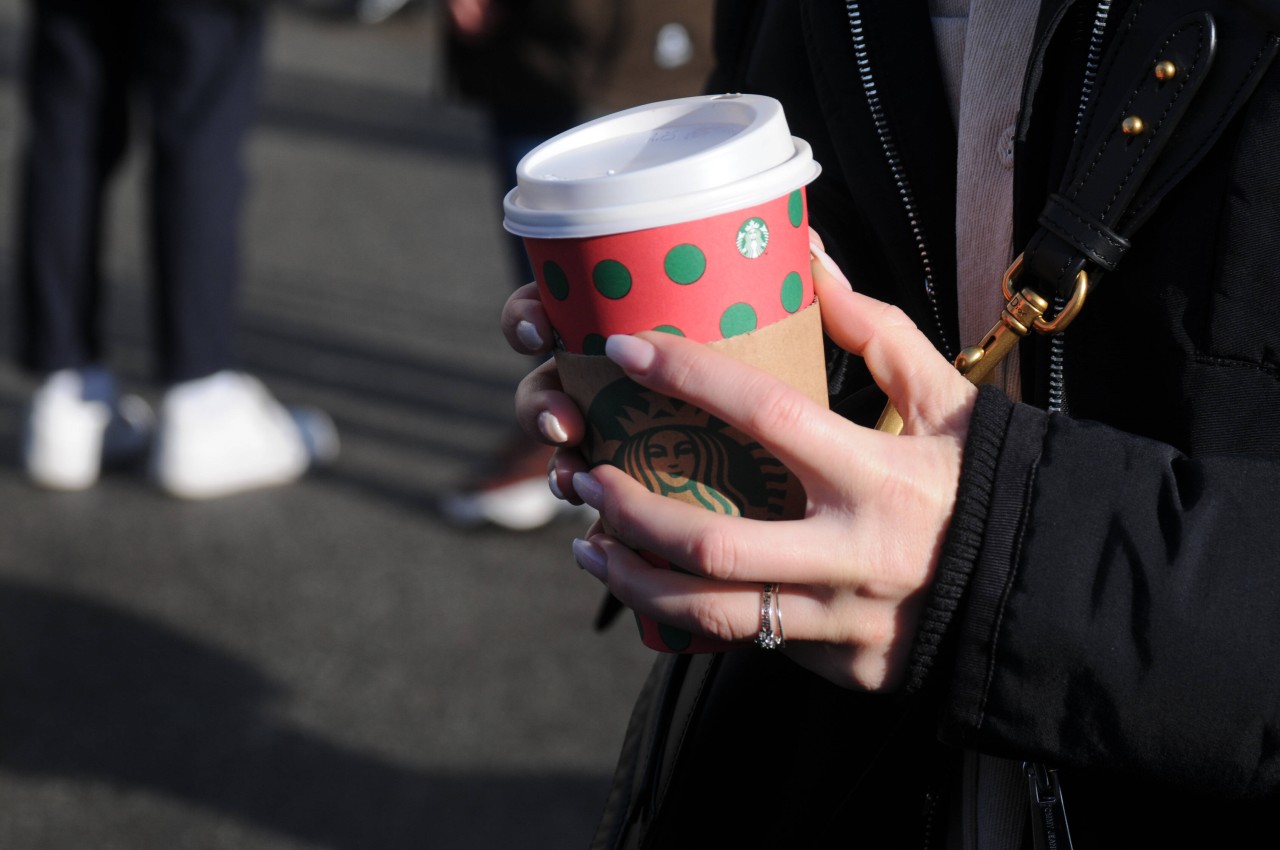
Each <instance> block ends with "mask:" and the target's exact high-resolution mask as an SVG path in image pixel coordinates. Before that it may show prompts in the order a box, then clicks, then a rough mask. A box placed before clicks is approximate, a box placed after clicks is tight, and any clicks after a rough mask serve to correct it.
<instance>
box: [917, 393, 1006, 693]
mask: <svg viewBox="0 0 1280 850" xmlns="http://www.w3.org/2000/svg"><path fill="white" fill-rule="evenodd" d="M1012 406H1013V403H1012V402H1011V401H1009V399H1008V398H1007V397H1006V396H1005V395H1004V394H1003V393H1002V392H1000V391H999V390H997V389H996V388H994V387H992V386H988V385H984V386H982V387H980V388H979V390H978V399H977V402H976V404H975V405H974V408H973V415H972V416H971V418H970V420H969V435H968V438H967V439H966V441H965V447H964V457H963V460H962V462H961V467H960V483H959V487H958V489H957V491H956V505H955V510H954V511H953V512H952V515H951V525H950V526H949V527H948V529H947V534H946V537H945V539H944V540H943V544H942V553H941V555H940V556H939V558H938V568H937V573H936V575H935V577H934V582H933V586H932V587H931V588H930V590H929V596H928V598H927V600H926V601H925V607H924V611H923V612H922V613H921V616H920V625H919V628H918V630H917V632H916V639H915V645H914V647H913V648H912V652H911V659H910V666H909V667H908V671H907V683H906V691H907V693H918V692H919V691H920V690H921V689H923V687H924V684H925V680H926V678H927V677H928V675H929V673H930V671H932V670H933V668H934V667H935V666H938V665H939V664H940V663H942V659H943V657H944V655H945V654H946V650H947V648H948V647H949V646H950V645H951V644H953V643H954V641H951V640H948V639H947V638H948V630H949V628H950V626H951V623H952V621H953V620H954V619H955V616H956V611H957V610H958V609H959V608H960V604H961V600H962V598H963V597H964V594H965V590H966V588H967V587H968V585H969V577H970V576H971V575H972V573H973V569H974V565H975V564H976V562H977V559H978V552H979V550H980V549H981V546H982V536H983V532H984V531H985V529H986V522H987V514H988V508H989V507H990V503H991V493H992V487H993V485H994V483H995V475H996V464H997V462H998V460H999V457H1000V447H1001V445H1002V443H1003V441H1004V434H1005V428H1006V426H1007V424H1008V421H1009V414H1010V410H1011V408H1012Z"/></svg>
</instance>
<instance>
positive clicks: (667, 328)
mask: <svg viewBox="0 0 1280 850" xmlns="http://www.w3.org/2000/svg"><path fill="white" fill-rule="evenodd" d="M654 330H655V331H658V332H659V333H664V334H671V335H672V336H684V331H682V330H680V329H679V328H677V327H676V326H675V325H658V326H657V327H656V328H654Z"/></svg>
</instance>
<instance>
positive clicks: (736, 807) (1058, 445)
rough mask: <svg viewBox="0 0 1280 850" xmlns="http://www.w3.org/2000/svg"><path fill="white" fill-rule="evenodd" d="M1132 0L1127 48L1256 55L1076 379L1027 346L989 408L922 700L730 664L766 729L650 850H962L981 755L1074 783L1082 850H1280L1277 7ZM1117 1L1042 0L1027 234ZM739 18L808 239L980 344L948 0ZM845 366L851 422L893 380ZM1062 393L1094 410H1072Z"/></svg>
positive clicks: (890, 296) (1126, 272)
mask: <svg viewBox="0 0 1280 850" xmlns="http://www.w3.org/2000/svg"><path fill="white" fill-rule="evenodd" d="M1104 5H1105V4H1104ZM1109 5H1110V7H1111V8H1110V11H1109V13H1108V14H1107V15H1106V21H1107V23H1106V28H1105V29H1104V30H1103V32H1102V35H1101V38H1102V41H1101V42H1100V43H1099V45H1098V46H1099V47H1100V48H1101V49H1102V51H1103V54H1105V53H1106V51H1107V50H1108V49H1110V47H1111V45H1112V44H1114V43H1116V41H1117V35H1116V34H1117V31H1118V30H1119V29H1120V28H1121V27H1122V25H1123V23H1124V22H1125V21H1126V19H1127V18H1126V16H1127V15H1128V14H1129V13H1130V12H1133V13H1136V14H1138V15H1139V16H1140V17H1141V20H1142V21H1143V22H1144V24H1145V25H1156V24H1159V25H1161V26H1171V25H1172V24H1173V22H1175V21H1176V20H1177V19H1179V18H1182V17H1183V16H1185V15H1187V14H1189V13H1191V12H1195V11H1197V10H1199V9H1205V10H1209V11H1210V12H1211V13H1212V15H1213V18H1214V21H1215V23H1216V25H1217V38H1218V44H1217V51H1218V55H1219V56H1231V57H1234V58H1235V59H1237V60H1239V59H1241V57H1247V59H1248V61H1244V62H1243V63H1241V62H1237V63H1236V64H1237V66H1238V67H1243V68H1244V70H1243V71H1242V72H1240V73H1241V76H1240V77H1239V79H1238V80H1236V81H1235V82H1234V83H1233V84H1232V86H1231V87H1228V88H1229V90H1227V89H1224V91H1221V92H1219V91H1216V90H1213V91H1212V92H1211V94H1210V95H1206V97H1208V98H1210V99H1211V100H1212V101H1214V103H1216V104H1217V105H1216V106H1214V107H1213V108H1214V109H1215V110H1216V111H1214V112H1212V114H1210V113H1209V112H1202V114H1201V115H1200V117H1199V118H1197V119H1196V120H1204V121H1208V122H1209V123H1211V124H1212V125H1213V127H1212V130H1211V131H1207V132H1206V135H1205V137H1204V141H1203V143H1202V144H1200V145H1198V146H1197V147H1196V148H1195V149H1194V150H1193V151H1192V152H1191V154H1189V159H1188V160H1187V161H1186V162H1185V163H1183V165H1184V166H1185V167H1181V168H1178V169H1172V168H1170V169H1169V171H1168V173H1167V174H1163V173H1162V174H1160V175H1159V180H1160V181H1161V183H1162V185H1161V186H1160V190H1161V194H1160V197H1159V199H1158V200H1159V203H1158V204H1153V205H1151V206H1150V207H1149V208H1148V209H1144V210H1143V211H1142V217H1143V218H1144V219H1145V220H1144V221H1142V223H1141V226H1139V227H1137V228H1136V229H1134V230H1132V232H1131V234H1130V235H1131V241H1132V248H1131V249H1130V250H1129V251H1128V253H1127V255H1125V256H1124V258H1123V259H1122V260H1121V261H1120V262H1119V264H1118V266H1117V267H1116V268H1115V270H1114V271H1111V272H1109V273H1107V274H1106V275H1105V277H1104V278H1103V279H1102V280H1101V283H1100V285H1099V287H1098V289H1097V290H1096V291H1095V292H1094V293H1093V294H1091V295H1090V298H1089V300H1088V302H1087V304H1086V306H1085V309H1084V311H1083V313H1082V314H1081V316H1080V317H1079V318H1078V319H1077V320H1076V322H1075V324H1074V325H1073V326H1072V327H1071V328H1070V330H1069V331H1068V332H1067V334H1066V335H1065V345H1064V347H1063V349H1062V351H1061V352H1060V353H1061V355H1062V357H1061V359H1062V368H1061V369H1060V370H1059V372H1058V374H1057V375H1056V376H1055V375H1051V370H1050V367H1049V361H1050V359H1051V357H1050V353H1049V347H1048V343H1047V341H1046V340H1044V339H1032V340H1029V341H1028V342H1027V343H1024V346H1023V351H1022V352H1021V354H1022V357H1023V370H1022V374H1023V380H1024V387H1023V396H1024V398H1025V399H1026V401H1027V403H1025V404H1012V403H1010V402H1009V401H1008V400H1007V399H1005V398H1004V397H1003V396H1002V395H1001V394H1000V393H998V392H997V391H994V390H991V389H984V391H983V392H982V394H981V397H980V401H979V404H978V407H977V409H976V411H975V414H974V418H973V425H972V430H971V437H970V443H969V446H968V448H967V452H966V457H965V468H964V472H963V479H962V483H961V490H960V494H959V503H958V507H957V513H956V516H955V518H954V520H953V525H952V528H951V530H950V533H949V536H948V540H947V543H946V547H945V553H944V556H943V560H942V563H941V565H940V568H939V569H940V571H939V579H938V584H937V586H936V587H935V589H934V591H933V593H932V595H931V598H930V600H929V604H928V614H927V616H926V619H925V624H924V628H923V629H922V631H921V633H920V637H919V638H918V640H917V646H916V650H915V655H914V665H915V666H914V669H913V672H914V676H913V682H912V686H911V689H910V693H907V694H900V695H892V696H885V697H879V696H867V695H862V694H852V693H845V692H839V691H838V690H837V689H835V688H833V687H831V686H828V685H826V684H825V683H822V682H818V681H815V680H814V677H812V676H809V675H808V674H805V673H803V672H802V671H798V670H796V669H794V665H789V664H787V663H786V662H785V661H778V660H777V659H774V658H772V657H771V658H770V659H769V660H767V661H764V662H762V661H760V658H759V657H760V653H755V656H754V657H753V658H752V659H751V660H750V663H749V664H748V663H747V660H746V659H747V656H741V657H735V656H734V655H733V654H731V655H730V656H728V657H726V658H725V659H724V660H723V661H722V662H721V664H722V672H726V671H727V672H732V671H734V670H738V669H741V670H746V668H747V667H750V668H751V672H749V673H744V674H743V675H742V676H741V677H739V678H737V679H733V678H732V677H729V680H730V681H732V682H734V683H735V684H733V685H730V686H726V687H722V688H721V689H720V692H719V693H717V694H715V695H714V699H715V700H719V701H721V703H723V704H729V703H734V702H736V703H737V704H738V705H739V706H745V707H747V708H745V709H740V710H739V711H738V712H736V714H735V713H733V712H723V713H721V714H720V715H716V716H718V717H719V718H721V719H723V718H729V717H736V716H740V715H746V716H747V717H748V718H749V719H748V720H743V721H741V722H738V721H737V720H728V721H724V722H719V723H716V724H703V726H702V728H701V729H699V730H697V731H698V734H697V735H696V736H690V737H689V738H687V739H686V741H685V744H684V745H683V746H685V751H684V752H683V753H682V756H681V757H682V758H684V759H685V761H686V766H688V767H689V768H690V770H689V771H687V772H686V773H685V774H684V775H681V776H679V777H678V778H677V779H676V780H675V781H674V782H673V783H672V784H670V785H668V786H663V787H658V788H650V789H648V791H647V793H649V794H650V795H651V798H650V799H651V802H652V801H653V800H659V799H660V800H661V801H662V802H663V816H662V818H660V819H659V822H657V823H656V824H653V825H651V827H650V831H649V834H648V841H649V842H650V843H649V845H648V846H655V847H678V846H740V845H739V844H736V843H734V842H735V841H752V842H754V844H755V845H756V846H779V847H827V846H841V847H922V846H938V845H937V843H936V842H938V841H939V840H940V834H941V832H942V831H943V824H942V818H943V816H942V814H941V813H942V812H945V811H946V804H947V802H948V800H949V799H950V795H951V793H952V791H953V789H954V776H955V770H954V768H955V766H956V763H957V760H958V758H959V753H960V752H961V750H962V749H976V750H980V751H983V752H986V753H990V754H994V755H999V756H1006V757H1009V758H1013V759H1019V760H1021V759H1035V760H1039V761H1042V762H1044V763H1046V764H1049V765H1052V766H1055V767H1058V768H1061V775H1062V777H1063V783H1064V788H1065V794H1066V799H1067V806H1068V810H1069V817H1070V822H1071V832H1072V836H1073V838H1074V840H1075V847H1076V848H1077V850H1093V848H1131V847H1162V846H1169V847H1173V846H1177V847H1182V846H1197V845H1200V846H1216V847H1237V846H1253V845H1254V842H1255V841H1256V840H1261V841H1263V842H1264V843H1270V842H1271V841H1272V839H1271V838H1270V837H1267V838H1263V839H1256V838H1255V836H1270V835H1271V832H1272V822H1273V820H1272V817H1271V816H1272V814H1273V813H1274V812H1275V811H1276V806H1277V804H1280V65H1277V64H1276V63H1272V62H1271V58H1272V56H1273V54H1274V46H1275V39H1274V38H1270V37H1269V36H1268V32H1269V31H1270V32H1274V31H1277V15H1276V13H1275V4H1270V3H1263V2H1254V3H1243V2H1240V3H1237V2H1223V1H1222V0H1205V2H1199V3H1197V2H1186V0H1163V2H1156V0H1117V2H1114V3H1111V4H1109ZM1098 7H1099V4H1098V2H1097V0H1076V2H1071V0H1046V2H1045V3H1043V8H1042V10H1041V17H1040V22H1039V26H1038V42H1037V44H1036V45H1035V47H1034V48H1033V51H1032V62H1031V67H1030V68H1029V70H1028V75H1027V83H1026V93H1025V94H1024V101H1023V103H1024V105H1023V118H1022V124H1021V127H1020V133H1019V137H1018V140H1017V150H1016V162H1017V172H1016V184H1017V197H1016V199H1015V209H1016V220H1015V241H1016V243H1017V244H1018V245H1024V244H1026V243H1027V241H1028V240H1029V239H1030V238H1031V236H1032V234H1033V233H1034V232H1035V231H1036V230H1037V229H1038V228H1039V222H1038V219H1039V215H1040V213H1041V210H1042V209H1044V207H1045V203H1046V198H1047V196H1048V195H1049V194H1050V193H1051V192H1053V191H1055V190H1057V189H1058V188H1059V186H1060V184H1061V182H1062V180H1063V176H1064V173H1065V170H1066V168H1067V164H1068V161H1069V157H1070V149H1071V145H1072V140H1073V133H1074V127H1075V124H1076V119H1077V114H1076V113H1077V110H1078V108H1079V104H1080V99H1081V97H1080V95H1081V87H1082V85H1083V84H1084V80H1085V78H1086V76H1087V75H1089V74H1090V73H1091V71H1090V69H1089V68H1088V65H1089V52H1090V44H1091V39H1093V38H1094V27H1095V23H1096V21H1097V20H1098V19H1099V15H1098ZM719 23H720V29H719V37H720V41H719V45H718V48H719V54H720V57H721V65H720V76H719V77H717V78H716V79H715V80H714V83H713V88H716V89H720V90H735V91H750V92H757V93H764V94H769V95H773V96H775V97H777V98H778V99H780V100H781V101H782V102H783V103H784V105H785V107H786V109H787V114H788V119H789V122H790V124H791V128H792V131H793V133H794V134H795V135H797V136H800V137H802V138H805V139H807V140H808V141H809V142H810V143H811V144H812V145H813V148H814V153H815V156H816V158H817V159H818V160H819V161H820V162H821V163H822V165H823V174H822V176H821V178H820V179H819V181H818V182H817V183H816V184H814V185H813V186H812V187H811V190H810V200H811V214H812V220H813V222H814V224H815V226H816V227H817V228H818V229H819V231H820V232H821V233H822V235H823V238H824V240H825V241H826V244H827V246H828V248H829V250H830V252H831V254H832V255H833V257H834V258H835V259H836V261H837V262H838V263H839V264H840V265H841V266H842V268H843V269H844V270H845V271H846V272H847V273H848V275H849V277H850V279H851V280H853V281H854V284H855V286H856V287H858V288H859V289H860V290H861V291H864V292H867V293H868V294H871V295H873V296H875V297H878V298H881V299H884V300H888V301H891V302H894V303H896V304H898V305H900V306H901V307H903V308H904V309H905V310H906V311H907V312H908V313H909V314H910V315H911V316H912V317H913V319H914V320H915V321H916V323H917V324H918V325H919V326H920V327H921V328H922V329H923V330H924V331H925V332H926V333H927V334H928V335H929V336H930V337H931V338H932V339H933V340H934V342H935V344H936V345H937V346H938V347H939V348H940V349H942V350H943V351H945V352H946V353H947V354H948V355H954V354H955V353H956V351H957V348H958V346H959V345H960V344H962V343H963V344H969V343H972V342H974V340H963V341H961V340H958V339H957V336H958V334H957V330H956V318H955V317H956V306H955V295H954V287H955V249H956V246H955V236H954V234H955V221H954V216H955V183H956V175H955V162H956V141H955V138H954V131H953V130H952V129H951V128H952V124H951V122H950V120H949V119H948V117H947V116H948V107H947V103H946V99H945V94H944V92H943V89H942V85H941V82H940V74H939V72H938V68H937V65H936V54H935V50H934V46H933V42H932V37H931V32H930V24H929V19H928V11H927V8H926V4H925V3H924V2H923V0H918V1H917V0H911V2H908V1H907V0H849V2H835V0H804V2H797V0H758V2H747V1H746V0H731V2H727V3H722V4H721V8H720V21H719ZM1127 49H1135V48H1127ZM1146 49H1147V48H1146V47H1143V48H1142V50H1143V51H1145V50H1146ZM1215 67H1216V66H1215ZM1210 79H1212V78H1210ZM1126 84H1127V83H1126ZM1106 85H1110V83H1107V84H1106ZM1208 85H1209V83H1206V86H1208ZM1206 91H1210V90H1209V89H1206ZM1113 95H1114V92H1108V91H1099V92H1097V93H1095V102H1096V103H1104V102H1106V101H1107V98H1108V97H1109V96H1113ZM1203 108H1204V109H1208V108H1209V107H1203ZM1206 116H1207V117H1206ZM1121 117H1123V114H1116V115H1104V116H1101V117H1100V118H1098V119H1097V120H1099V121H1112V120H1113V119H1114V121H1115V122H1116V124H1117V126H1118V122H1119V120H1120V118H1121ZM1188 120H1190V119H1188ZM993 285H998V282H993ZM1036 285H1037V286H1046V285H1047V284H1046V283H1045V281H1043V280H1040V281H1039V282H1038V283H1037V284H1036ZM993 320H994V317H993ZM835 365H836V366H837V369H836V372H837V377H838V385H837V387H836V390H837V392H836V398H835V399H834V400H833V401H834V403H836V404H842V405H845V406H846V407H850V409H851V408H852V405H853V403H854V401H856V399H857V398H858V397H859V393H860V392H862V391H864V388H865V387H867V386H868V384H869V378H868V376H867V374H866V373H865V370H864V369H862V367H861V365H860V364H859V363H856V362H853V363H841V362H838V358H837V361H836V363H835ZM1051 380H1061V381H1062V383H1063V385H1064V387H1065V405H1066V409H1067V410H1068V412H1069V415H1068V414H1064V413H1048V412H1045V410H1044V408H1045V407H1046V406H1047V405H1048V402H1049V399H1050V389H1051V386H1050V385H1051ZM867 407H869V409H872V410H878V403H877V402H873V403H871V404H870V405H868V406H867ZM669 663H670V664H674V665H676V666H677V668H678V666H679V664H680V663H681V662H678V661H677V662H669ZM762 664H767V665H769V667H770V669H769V671H768V673H767V674H761V673H760V672H759V669H760V667H761V665H762ZM722 678H724V677H722ZM713 701H714V700H713ZM797 704H798V705H800V706H802V707H801V708H800V709H798V710H797V708H796V705H797ZM714 709H715V706H714V705H712V706H711V707H710V708H708V709H707V711H708V716H711V715H715V711H714ZM691 742H692V743H691ZM670 746H671V745H670V744H669V747H670ZM649 778H651V777H649ZM778 778H785V781H772V780H776V779H778ZM744 801H745V802H744ZM815 813H816V814H815ZM633 817H634V812H633ZM677 823H683V824H684V826H676V825H675V824H677ZM695 823H696V824H698V825H697V826H690V825H689V824H695ZM627 840H630V841H634V840H635V836H634V835H632V836H629V837H628V839H627ZM699 841H706V842H710V843H706V844H702V845H699V844H698V843H697V842H699ZM1028 846H1029V845H1028Z"/></svg>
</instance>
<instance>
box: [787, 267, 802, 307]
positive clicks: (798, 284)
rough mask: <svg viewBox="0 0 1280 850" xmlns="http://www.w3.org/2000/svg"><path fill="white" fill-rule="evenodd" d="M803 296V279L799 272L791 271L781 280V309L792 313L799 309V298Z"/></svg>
mask: <svg viewBox="0 0 1280 850" xmlns="http://www.w3.org/2000/svg"><path fill="white" fill-rule="evenodd" d="M802 298H804V281H803V280H802V279H801V278H800V273H799V272H792V273H791V274H789V275H787V276H786V277H785V278H783V280H782V309H784V310H786V311H787V312H788V313H794V312H795V311H796V310H799V309H800V306H801V304H800V300H801V299H802Z"/></svg>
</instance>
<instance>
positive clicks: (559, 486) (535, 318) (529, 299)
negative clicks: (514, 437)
mask: <svg viewBox="0 0 1280 850" xmlns="http://www.w3.org/2000/svg"><path fill="white" fill-rule="evenodd" d="M502 333H503V335H504V336H505V337H506V338H507V344H509V345H510V346H511V347H512V348H514V349H515V350H516V351H518V352H520V353H522V354H532V355H540V354H548V353H550V351H551V339H552V333H551V322H550V321H548V320H547V314H546V311H545V310H543V309H542V302H541V301H540V300H538V287H537V284H534V283H527V284H525V285H524V286H522V287H520V288H519V289H517V290H516V291H515V292H514V293H512V294H511V297H510V298H508V299H507V303H506V304H505V305H504V306H503V308H502ZM516 420H517V421H518V422H519V423H520V427H521V428H523V429H524V431H525V433H527V434H529V435H530V436H534V437H536V438H537V439H540V440H542V441H543V442H545V443H548V444H550V445H553V446H557V447H558V448H559V451H557V452H556V454H555V457H554V458H553V460H552V462H551V469H550V470H548V476H547V483H548V485H549V486H550V487H551V492H553V493H555V494H556V496H558V497H559V498H561V499H565V500H567V501H569V502H572V503H574V504H581V503H582V500H581V499H579V498H578V496H577V494H576V493H574V490H573V476H574V474H575V473H578V472H583V471H585V470H586V469H587V462H586V460H585V459H584V458H583V457H582V455H581V454H580V453H579V452H578V451H576V450H575V449H574V447H575V446H577V445H579V444H580V443H581V442H582V439H583V436H584V435H585V434H586V426H585V424H584V422H583V419H582V413H581V412H580V411H579V410H578V407H577V405H576V404H574V403H573V400H572V399H571V398H569V396H567V395H565V393H564V390H563V389H562V388H561V386H560V376H559V375H558V374H557V372H556V366H555V363H554V362H553V361H551V360H548V361H547V362H545V363H543V364H542V365H541V366H539V367H538V368H537V369H534V370H533V371H532V372H530V373H529V374H528V375H526V376H525V378H524V380H522V381H521V382H520V386H519V388H518V389H517V390H516Z"/></svg>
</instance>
